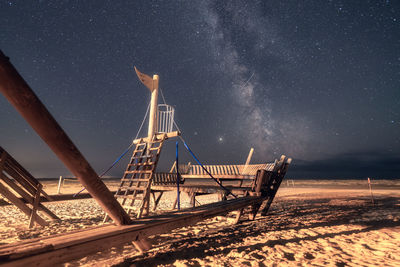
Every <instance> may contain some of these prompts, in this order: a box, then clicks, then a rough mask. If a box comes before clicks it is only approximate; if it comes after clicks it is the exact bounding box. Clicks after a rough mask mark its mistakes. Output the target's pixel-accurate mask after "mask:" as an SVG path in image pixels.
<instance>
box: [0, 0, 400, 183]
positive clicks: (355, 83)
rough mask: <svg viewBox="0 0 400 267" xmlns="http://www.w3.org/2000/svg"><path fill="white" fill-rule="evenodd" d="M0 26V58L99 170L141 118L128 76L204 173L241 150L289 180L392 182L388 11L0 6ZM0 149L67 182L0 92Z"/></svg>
mask: <svg viewBox="0 0 400 267" xmlns="http://www.w3.org/2000/svg"><path fill="white" fill-rule="evenodd" d="M0 25H1V27H0V49H2V50H3V52H4V53H5V54H6V55H7V56H9V57H10V59H11V62H12V63H13V64H14V66H15V67H16V68H17V69H18V70H19V72H20V73H21V75H22V76H23V77H24V78H25V80H26V81H27V82H28V84H30V86H31V87H32V89H33V90H34V91H35V92H36V94H37V95H38V96H39V98H40V99H41V100H42V101H43V102H44V104H45V105H46V106H47V107H48V109H49V110H50V112H51V113H52V114H53V115H54V117H55V118H56V119H57V120H58V122H59V123H60V124H61V126H62V127H63V128H64V129H65V131H66V132H67V133H68V134H69V135H70V137H71V138H72V140H73V141H74V142H75V143H76V144H77V146H78V147H79V148H80V150H81V151H82V152H83V154H84V155H85V156H86V157H87V159H88V160H89V162H90V163H91V164H92V165H93V166H94V168H95V169H96V170H97V171H98V172H99V173H100V172H102V170H104V169H106V168H107V167H108V166H109V165H110V164H111V163H112V162H113V161H114V160H115V159H116V158H117V157H118V156H119V154H120V153H122V152H123V151H124V149H125V148H126V147H127V146H128V145H129V144H130V142H131V140H132V138H133V137H134V136H135V135H136V132H137V130H138V128H139V126H140V123H141V120H142V118H143V116H144V113H145V111H146V107H147V102H148V101H149V99H150V94H149V92H148V90H147V89H146V88H145V87H144V86H143V85H142V84H140V82H139V80H138V79H137V77H136V75H135V72H134V70H133V66H137V67H138V68H139V69H140V70H141V71H143V72H145V73H148V74H154V73H157V74H159V75H160V87H161V88H162V89H163V92H164V94H165V97H166V100H167V102H168V104H171V105H173V106H174V107H175V108H176V120H177V123H178V125H179V126H180V128H181V130H182V131H183V136H184V138H185V139H186V141H187V142H188V144H189V145H190V146H191V147H192V149H193V150H194V151H195V152H196V153H197V154H198V156H199V158H200V159H201V160H202V161H204V162H205V163H208V164H212V163H228V162H231V163H243V162H244V161H245V160H246V157H247V153H248V151H249V149H250V147H254V148H255V155H254V157H253V159H254V160H253V161H254V162H264V161H272V160H273V159H274V158H276V157H279V156H280V155H281V154H286V155H288V156H291V157H293V158H294V164H293V166H292V167H291V169H290V173H289V176H292V177H303V178H317V177H321V178H360V177H365V176H374V177H376V178H396V177H397V178H399V177H400V2H398V1H389V0H387V1H333V0H332V1H317V0H314V1H130V2H128V1H57V2H55V1H0ZM144 133H145V131H143V134H142V136H143V135H144ZM174 143H175V140H173V141H169V143H168V145H167V147H166V148H167V149H166V150H165V151H164V154H163V156H162V165H161V167H162V168H166V166H168V165H170V164H171V162H172V161H173V157H174ZM0 145H1V146H2V147H4V148H5V149H6V150H7V151H8V152H9V153H11V154H12V155H13V156H14V157H15V158H16V159H17V160H18V161H20V162H21V164H23V165H24V166H25V167H26V168H27V169H28V170H30V171H31V172H32V173H33V174H34V175H36V176H46V177H55V176H58V175H68V173H69V172H68V171H67V170H66V169H65V167H63V165H62V164H61V163H60V162H59V160H58V159H57V158H56V157H55V156H54V155H53V154H52V152H51V151H50V150H49V149H48V148H47V146H46V145H45V144H44V143H43V142H42V141H41V140H40V138H39V137H38V136H37V135H36V133H35V132H34V131H33V130H32V129H31V128H30V127H29V125H28V124H27V123H26V122H25V121H24V120H23V119H22V118H21V117H20V115H19V114H18V113H17V112H16V111H15V110H14V109H13V108H12V107H11V106H10V105H9V104H8V102H7V101H6V100H5V98H4V97H2V96H1V97H0ZM181 156H182V160H190V158H189V156H188V155H187V153H185V151H183V146H181ZM191 161H192V162H193V160H191ZM125 164H126V159H125V161H123V162H122V163H121V164H120V165H118V166H117V167H116V168H115V169H113V170H112V172H111V173H110V174H111V175H115V176H118V175H121V174H122V172H123V169H124V168H125Z"/></svg>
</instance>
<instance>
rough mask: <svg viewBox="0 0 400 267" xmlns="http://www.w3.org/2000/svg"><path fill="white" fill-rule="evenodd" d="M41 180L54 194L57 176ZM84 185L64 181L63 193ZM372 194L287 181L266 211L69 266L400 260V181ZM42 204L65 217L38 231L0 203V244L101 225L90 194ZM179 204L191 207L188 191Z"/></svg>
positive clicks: (378, 186)
mask: <svg viewBox="0 0 400 267" xmlns="http://www.w3.org/2000/svg"><path fill="white" fill-rule="evenodd" d="M43 184H44V189H45V191H46V192H48V193H50V194H55V193H56V191H57V181H54V180H53V181H46V182H43ZM107 185H108V186H109V187H110V189H115V186H116V185H117V183H116V182H107ZM80 188H81V187H80V185H79V184H78V183H76V182H70V181H67V182H66V183H65V185H64V186H63V188H62V189H61V192H62V193H75V192H77V191H79V189H80ZM174 194H175V193H174V192H170V193H168V194H166V196H163V198H162V200H161V203H160V208H161V209H160V210H158V211H157V213H160V212H162V210H168V209H170V208H171V206H172V199H173V197H174ZM373 194H374V202H375V203H374V204H372V202H371V196H370V192H369V190H368V186H367V184H366V181H356V180H351V181H345V180H337V181H328V180H325V181H324V180H319V181H310V180H301V181H295V182H294V185H293V184H291V183H287V182H286V181H284V182H283V184H282V186H281V188H280V189H279V191H278V195H277V197H276V198H275V200H274V203H273V205H272V206H271V209H270V212H269V213H268V215H267V216H261V215H260V214H259V215H257V217H256V219H255V220H254V221H249V220H248V219H247V216H246V215H245V216H244V217H243V218H242V222H241V223H240V224H238V225H234V224H233V220H234V215H235V214H234V213H230V214H228V215H227V216H218V217H215V218H212V219H208V220H205V221H202V222H200V223H198V224H196V225H193V226H190V227H184V228H179V229H176V230H174V231H173V232H170V233H165V234H162V235H159V236H155V237H152V238H151V241H152V243H153V248H152V249H151V250H149V251H147V252H145V253H143V254H140V253H139V252H138V251H136V250H135V248H134V247H133V245H131V244H126V245H124V246H123V247H118V248H113V249H111V250H108V251H103V252H99V253H97V254H93V255H88V256H87V257H85V258H82V259H77V260H76V261H73V262H69V263H66V264H65V266H79V265H84V266H95V265H96V266H110V265H116V266H399V262H400V248H399V244H400V181H398V180H393V181H374V182H373ZM217 199H218V198H217V195H215V194H214V195H211V196H210V195H205V196H199V197H198V198H197V200H198V202H199V203H200V204H205V203H209V202H212V201H217ZM45 205H46V206H47V207H48V208H49V209H50V210H52V211H53V212H55V213H56V214H57V216H59V217H60V218H61V219H62V221H61V222H51V223H50V225H49V226H47V227H36V228H33V229H28V227H27V222H28V219H27V218H26V216H25V215H24V214H23V213H22V212H20V211H19V210H18V209H17V208H15V207H14V206H10V205H2V206H0V216H1V218H2V220H1V222H0V237H1V241H0V242H1V244H8V243H12V242H16V241H20V240H25V239H29V238H35V237H39V236H47V235H51V234H56V233H63V232H69V231H73V230H75V229H82V228H86V227H90V226H94V225H101V224H102V220H103V216H104V213H103V212H102V210H101V209H100V207H99V206H98V205H97V204H96V203H95V201H94V200H92V199H85V200H75V201H63V202H54V203H46V204H45ZM182 206H183V207H188V206H189V198H188V197H187V196H186V195H185V194H183V196H182Z"/></svg>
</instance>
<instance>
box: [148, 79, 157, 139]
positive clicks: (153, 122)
mask: <svg viewBox="0 0 400 267" xmlns="http://www.w3.org/2000/svg"><path fill="white" fill-rule="evenodd" d="M158 81H159V77H158V75H153V90H152V92H151V103H150V115H149V129H148V132H147V136H148V138H149V141H151V140H152V139H153V136H154V134H155V133H156V132H157V113H158V112H157V111H158Z"/></svg>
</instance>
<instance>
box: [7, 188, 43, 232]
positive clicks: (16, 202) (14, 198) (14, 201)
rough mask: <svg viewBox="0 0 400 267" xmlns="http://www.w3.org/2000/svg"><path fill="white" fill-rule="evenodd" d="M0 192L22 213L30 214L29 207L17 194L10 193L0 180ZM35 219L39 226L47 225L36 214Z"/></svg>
mask: <svg viewBox="0 0 400 267" xmlns="http://www.w3.org/2000/svg"><path fill="white" fill-rule="evenodd" d="M0 193H1V194H2V195H3V196H4V197H5V198H7V199H8V200H9V201H10V202H11V203H12V204H14V205H15V206H17V207H18V208H19V209H20V210H21V211H22V212H23V213H25V214H26V215H28V216H31V209H30V208H29V207H28V206H27V205H26V204H25V203H24V202H23V201H21V200H20V199H19V198H18V197H17V196H15V195H14V194H13V193H11V192H10V191H9V190H8V189H7V187H5V186H4V185H3V184H2V183H1V182H0ZM36 221H37V222H38V223H39V224H40V225H41V226H45V225H48V223H47V222H46V221H45V220H43V219H42V218H41V217H39V216H37V218H36Z"/></svg>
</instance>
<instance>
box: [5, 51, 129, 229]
mask: <svg viewBox="0 0 400 267" xmlns="http://www.w3.org/2000/svg"><path fill="white" fill-rule="evenodd" d="M0 92H1V93H2V94H3V95H4V96H5V97H6V98H7V100H8V101H9V102H10V103H11V104H12V105H13V106H14V107H15V108H16V109H17V111H18V112H19V113H20V114H21V115H22V117H24V119H25V120H26V121H27V122H28V123H29V124H30V125H31V126H32V128H33V129H34V130H35V131H36V133H37V134H38V135H39V136H40V137H41V138H42V139H43V141H45V142H46V143H47V145H48V146H49V147H50V148H51V149H52V150H53V152H54V153H55V154H56V155H57V156H58V157H59V159H60V160H61V161H62V162H63V163H64V164H65V165H66V167H67V168H68V169H69V170H70V171H71V172H72V173H73V174H74V175H75V177H77V178H78V180H79V181H80V182H81V183H82V185H83V186H84V187H85V188H86V189H87V190H88V192H89V193H90V194H91V195H92V196H93V198H94V199H96V201H97V202H98V203H99V205H100V206H101V207H102V208H103V210H104V211H105V212H106V213H108V214H109V215H110V217H111V218H112V219H113V220H114V221H115V222H116V223H117V224H128V223H130V218H129V216H128V214H127V213H126V212H125V210H124V209H123V208H122V207H121V205H120V204H119V203H118V201H117V200H116V199H115V198H114V197H113V195H112V194H111V192H110V191H109V190H108V188H107V187H106V185H105V184H104V183H103V182H102V181H101V180H100V179H99V177H98V175H97V174H96V172H95V171H94V170H93V168H92V167H91V166H90V164H89V163H88V162H87V160H86V159H85V158H84V156H83V155H82V154H81V152H80V151H79V150H78V148H77V147H76V146H75V145H74V143H73V142H72V141H71V139H70V138H69V137H68V136H67V134H66V133H65V132H64V130H63V129H62V128H61V126H60V125H59V124H58V123H57V121H56V120H55V119H54V118H53V116H52V115H51V114H50V112H49V111H48V110H47V109H46V107H45V106H44V105H43V104H42V102H41V101H40V100H39V98H38V97H37V96H36V95H35V93H34V92H33V91H32V89H31V88H30V87H29V85H28V84H27V83H26V82H25V81H24V80H23V78H22V77H21V76H20V75H19V73H18V72H17V70H16V69H15V68H14V67H13V65H12V64H11V63H10V62H9V60H8V58H7V57H6V56H5V55H4V54H3V53H2V52H1V51H0Z"/></svg>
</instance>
